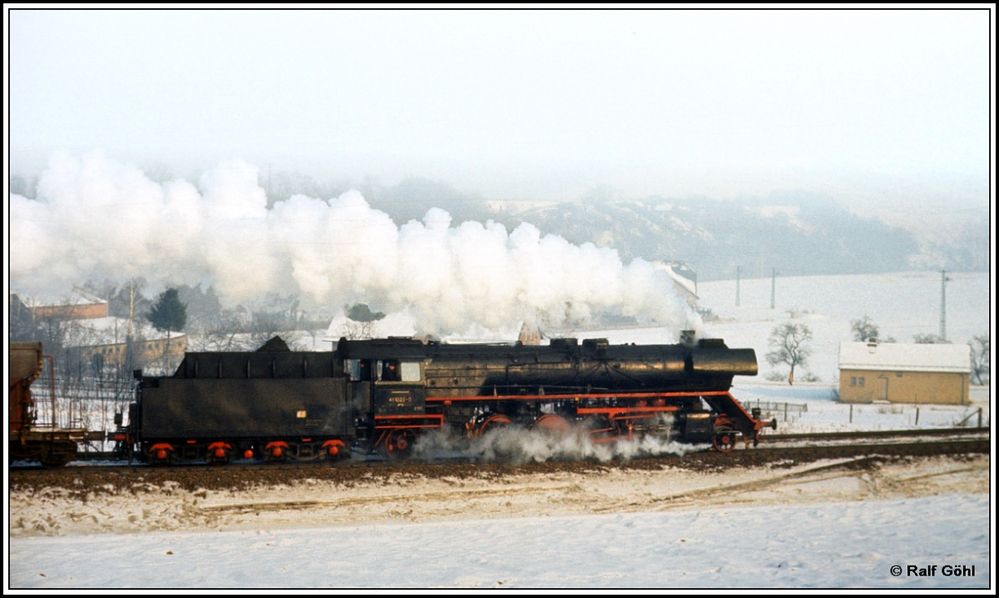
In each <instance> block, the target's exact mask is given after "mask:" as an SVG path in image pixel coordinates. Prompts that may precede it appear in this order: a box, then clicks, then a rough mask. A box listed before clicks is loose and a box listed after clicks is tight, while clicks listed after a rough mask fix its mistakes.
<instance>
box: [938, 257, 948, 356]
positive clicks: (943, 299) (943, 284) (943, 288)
mask: <svg viewBox="0 0 999 598" xmlns="http://www.w3.org/2000/svg"><path fill="white" fill-rule="evenodd" d="M948 280H950V279H949V278H947V271H946V270H941V271H940V340H941V341H942V342H947V281H948Z"/></svg>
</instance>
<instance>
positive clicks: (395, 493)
mask: <svg viewBox="0 0 999 598" xmlns="http://www.w3.org/2000/svg"><path fill="white" fill-rule="evenodd" d="M691 456H692V455H687V456H685V457H684V458H682V459H681V461H684V463H683V465H677V464H676V463H670V462H669V461H668V460H663V459H650V460H636V461H631V462H627V463H625V464H611V465H600V464H595V463H564V462H562V463H559V462H556V463H541V464H533V465H530V466H510V465H507V466H501V465H496V464H493V465H492V466H485V465H482V464H480V465H473V466H468V467H465V466H462V467H457V468H455V467H447V468H444V469H441V467H443V466H442V465H441V464H409V465H407V466H399V465H398V464H392V465H387V466H385V467H381V468H379V467H375V468H372V467H364V468H359V467H351V466H348V467H338V468H329V467H328V466H327V467H314V466H313V467H304V466H303V467H302V468H298V469H297V470H296V473H295V475H290V474H289V473H288V470H286V469H284V468H282V469H281V470H280V472H279V473H280V474H281V475H282V476H283V477H282V479H281V481H277V482H275V483H272V482H270V481H268V480H266V479H264V480H261V479H259V478H252V477H248V476H247V475H246V474H244V475H243V476H242V477H239V476H236V477H234V478H232V479H229V478H223V479H222V480H221V482H218V483H215V484H212V483H210V480H211V479H212V477H211V476H213V475H219V474H220V473H222V472H225V473H226V474H229V475H233V476H235V475H236V474H232V473H231V472H232V471H234V470H235V468H234V469H226V470H221V469H218V468H187V469H176V470H150V469H145V470H141V471H140V472H139V473H137V472H136V471H135V470H133V471H131V472H130V475H129V477H127V478H121V477H119V476H118V475H117V474H115V475H107V474H108V473H109V472H104V475H103V476H102V478H103V480H104V481H103V483H98V481H97V478H95V479H94V480H91V479H89V477H88V476H90V475H96V474H91V473H90V471H89V470H90V469H93V468H78V469H79V470H84V469H87V471H86V472H84V473H82V474H81V473H80V472H77V475H76V477H75V478H71V479H75V480H76V482H72V481H70V482H69V483H65V484H55V485H48V484H44V483H40V479H44V477H45V476H42V477H41V478H31V479H32V480H34V481H33V482H32V483H24V482H23V481H21V480H22V478H23V475H18V476H12V478H11V493H10V533H11V535H12V536H26V535H69V534H90V533H102V532H117V533H130V532H149V531H164V530H191V531H194V530H197V531H204V530H206V529H218V530H234V529H261V528H288V527H320V526H323V527H325V526H330V525H339V526H345V527H344V531H345V533H358V531H357V530H358V527H357V526H363V525H368V524H375V523H392V522H396V523H406V522H426V521H434V520H455V519H484V518H504V517H525V516H560V515H579V514H587V513H594V514H603V513H618V512H634V511H643V512H644V511H658V510H665V509H690V510H696V509H698V508H700V507H702V506H706V505H713V506H717V505H732V506H737V505H756V504H787V503H809V502H827V501H854V500H872V499H880V498H899V497H915V496H926V495H932V494H944V493H954V492H972V493H977V492H988V483H989V458H988V456H987V455H958V456H932V457H924V456H877V457H871V456H866V455H858V456H844V457H838V458H831V459H820V460H804V461H801V462H798V461H795V460H794V459H787V460H784V461H777V462H770V463H766V464H762V465H755V466H742V467H731V466H724V467H705V466H704V465H705V464H704V463H700V466H692V465H693V464H692V463H691V462H690V460H688V458H689V457H691ZM710 458H714V457H710ZM288 469H294V468H288ZM191 470H194V471H196V472H197V473H196V474H192V476H193V477H192V476H185V475H184V474H181V475H179V476H178V475H177V474H178V472H187V471H191ZM66 471H72V469H69V470H66ZM272 471H273V468H272ZM22 473H28V472H22ZM36 473H48V472H36ZM237 473H238V472H237ZM310 473H311V474H313V475H309V474H310ZM177 477H180V478H182V479H184V482H181V481H180V480H178V479H173V478H177ZM58 479H59V480H62V479H63V478H58ZM235 479H238V480H241V481H240V482H239V483H232V482H233V480H235ZM85 480H86V481H85ZM197 480H209V483H205V484H204V485H199V483H198V481H197ZM775 525H779V522H775Z"/></svg>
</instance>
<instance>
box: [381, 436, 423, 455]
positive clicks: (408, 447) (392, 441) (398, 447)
mask: <svg viewBox="0 0 999 598" xmlns="http://www.w3.org/2000/svg"><path fill="white" fill-rule="evenodd" d="M415 442H416V435H415V434H414V433H413V432H412V431H411V430H395V431H393V432H391V433H390V434H389V436H388V438H387V439H386V440H385V452H386V453H387V454H388V456H389V457H391V458H395V459H402V458H405V457H408V456H409V455H410V454H412V452H413V444H415Z"/></svg>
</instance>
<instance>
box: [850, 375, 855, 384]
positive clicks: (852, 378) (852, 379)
mask: <svg viewBox="0 0 999 598" xmlns="http://www.w3.org/2000/svg"><path fill="white" fill-rule="evenodd" d="M856 385H857V377H856V376H850V386H856Z"/></svg>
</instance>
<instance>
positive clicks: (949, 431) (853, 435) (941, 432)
mask: <svg viewBox="0 0 999 598" xmlns="http://www.w3.org/2000/svg"><path fill="white" fill-rule="evenodd" d="M990 433H991V428H987V427H981V428H977V427H975V428H926V429H914V430H913V429H910V430H868V431H851V432H809V433H804V434H764V435H762V436H761V437H760V445H759V446H758V447H756V450H760V449H765V448H767V447H769V446H770V445H773V444H776V443H780V444H781V446H782V447H787V446H790V444H793V443H801V442H807V441H824V442H830V443H832V442H843V441H853V440H862V439H874V440H886V439H895V440H905V439H914V438H924V437H925V438H941V437H955V438H965V437H979V436H983V435H984V436H988V435H989V434H990ZM789 443H790V444H789ZM737 446H738V444H737ZM371 460H375V461H381V460H383V459H382V458H374V459H371ZM439 460H446V459H439ZM98 462H103V463H108V464H113V463H117V464H125V463H127V459H122V458H121V457H120V455H117V454H115V453H113V452H110V451H87V452H82V453H79V454H77V457H76V459H75V463H77V464H84V463H89V464H93V463H98Z"/></svg>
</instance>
